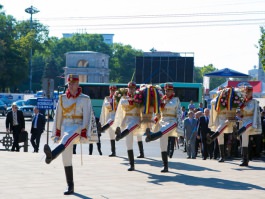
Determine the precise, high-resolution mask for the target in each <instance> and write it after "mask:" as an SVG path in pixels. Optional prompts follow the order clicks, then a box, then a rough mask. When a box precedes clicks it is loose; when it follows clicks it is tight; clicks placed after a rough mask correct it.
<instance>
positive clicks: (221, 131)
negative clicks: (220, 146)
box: [219, 125, 227, 134]
mask: <svg viewBox="0 0 265 199" xmlns="http://www.w3.org/2000/svg"><path fill="white" fill-rule="evenodd" d="M226 127H227V125H225V126H224V127H223V128H221V130H220V132H219V134H221V133H223V131H224V130H225V129H226Z"/></svg>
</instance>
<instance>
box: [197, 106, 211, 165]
mask: <svg viewBox="0 0 265 199" xmlns="http://www.w3.org/2000/svg"><path fill="white" fill-rule="evenodd" d="M209 115H210V110H209V109H208V108H205V109H204V115H203V116H201V117H200V119H199V120H200V123H199V129H198V136H199V137H200V139H201V146H202V158H203V160H206V159H207V157H208V153H209V151H208V150H209V149H208V145H207V143H206V141H207V134H209V135H210V133H211V130H210V128H209V127H208V124H209V119H210V118H209ZM210 158H212V157H210Z"/></svg>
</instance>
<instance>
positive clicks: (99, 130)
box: [97, 122, 102, 133]
mask: <svg viewBox="0 0 265 199" xmlns="http://www.w3.org/2000/svg"><path fill="white" fill-rule="evenodd" d="M97 131H98V133H102V128H101V123H100V122H98V123H97Z"/></svg>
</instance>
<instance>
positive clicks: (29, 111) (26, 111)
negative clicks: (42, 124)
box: [18, 105, 34, 118]
mask: <svg viewBox="0 0 265 199" xmlns="http://www.w3.org/2000/svg"><path fill="white" fill-rule="evenodd" d="M33 109H34V106H31V105H25V106H20V107H19V108H18V110H21V111H22V112H23V115H24V117H27V118H32V116H33V113H34V112H33Z"/></svg>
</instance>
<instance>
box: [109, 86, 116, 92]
mask: <svg viewBox="0 0 265 199" xmlns="http://www.w3.org/2000/svg"><path fill="white" fill-rule="evenodd" d="M109 90H112V91H116V90H117V86H116V85H110V86H109Z"/></svg>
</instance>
